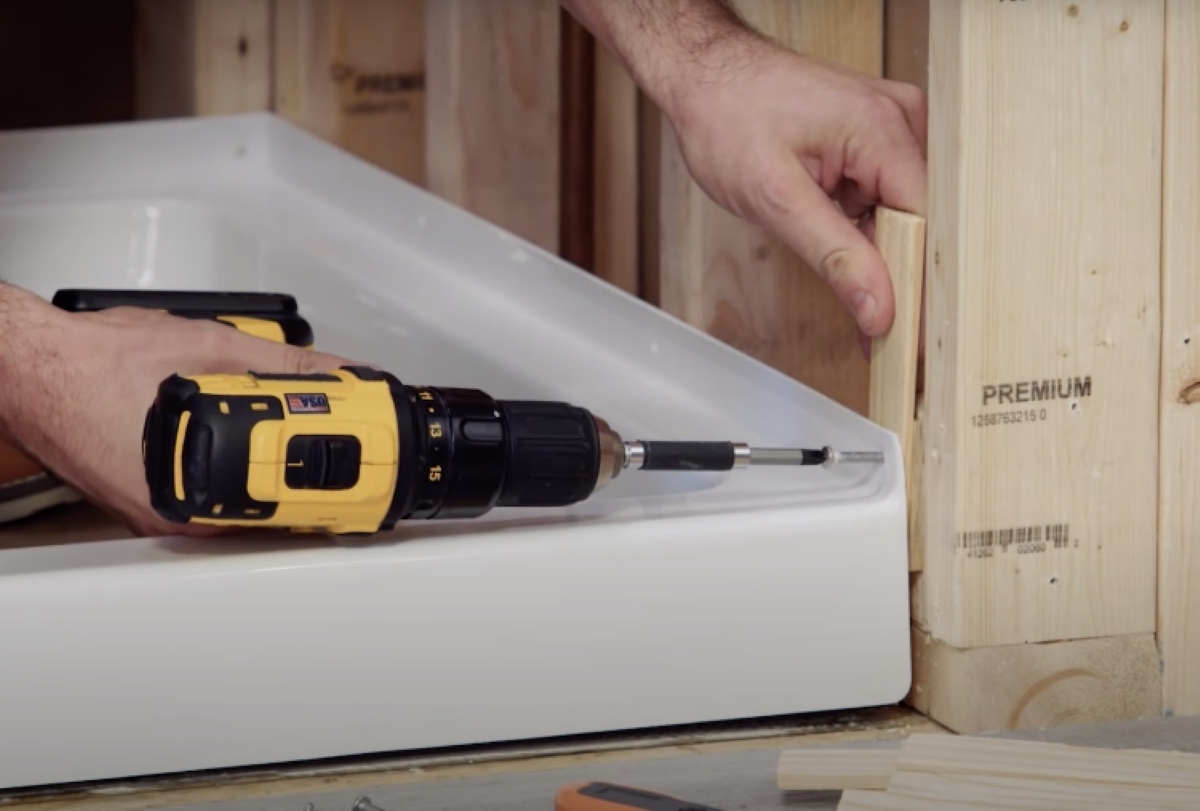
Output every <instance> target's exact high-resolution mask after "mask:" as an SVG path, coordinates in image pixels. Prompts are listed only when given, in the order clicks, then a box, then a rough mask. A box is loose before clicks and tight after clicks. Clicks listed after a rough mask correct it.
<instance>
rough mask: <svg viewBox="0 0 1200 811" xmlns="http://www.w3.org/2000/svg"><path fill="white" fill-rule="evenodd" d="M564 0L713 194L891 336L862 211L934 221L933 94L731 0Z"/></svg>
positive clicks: (864, 324) (890, 303) (885, 278)
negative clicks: (773, 27)
mask: <svg viewBox="0 0 1200 811" xmlns="http://www.w3.org/2000/svg"><path fill="white" fill-rule="evenodd" d="M562 4H563V6H564V7H565V8H567V10H568V11H570V12H571V13H572V14H573V15H574V16H575V17H576V18H577V19H578V20H579V21H580V22H581V23H582V24H583V25H584V26H585V27H587V28H588V29H589V30H590V31H591V32H592V33H593V34H594V35H595V36H596V38H597V40H599V41H600V42H601V43H602V44H603V45H604V46H605V47H607V48H608V49H609V50H610V51H611V52H612V53H613V54H614V55H615V56H616V58H618V59H619V60H620V61H621V62H622V63H623V64H624V66H625V68H626V69H627V70H628V71H629V73H630V75H631V76H632V77H633V78H634V80H635V81H636V82H637V83H638V85H639V86H640V87H641V88H642V89H643V90H644V91H645V92H646V94H647V95H648V96H649V97H650V98H651V99H652V100H653V101H654V102H655V103H656V104H657V105H658V106H659V108H660V109H661V110H662V111H663V113H664V115H665V116H666V118H667V120H668V121H669V122H670V124H671V126H672V127H673V129H674V130H675V132H676V133H677V135H678V138H679V141H680V146H681V149H682V152H683V156H684V160H685V161H686V162H687V166H688V169H689V171H690V172H691V173H692V176H693V177H694V178H695V179H696V181H697V183H699V185H700V186H701V188H703V189H704V191H705V192H706V193H707V194H708V195H709V196H710V197H711V198H712V199H713V200H714V201H715V202H716V203H718V204H719V205H721V206H723V207H724V208H725V209H727V210H728V211H730V212H732V213H733V214H736V215H738V216H740V217H742V218H744V219H746V220H749V221H751V222H753V223H755V224H757V225H759V226H762V227H764V228H766V229H768V230H769V231H771V232H773V233H774V234H776V235H777V236H778V237H779V238H780V239H782V240H783V241H784V242H786V243H787V244H788V245H789V246H790V247H791V248H792V249H793V250H794V251H796V253H797V254H799V255H800V257H801V258H803V259H804V260H805V262H807V263H808V264H809V265H810V266H811V267H812V268H813V269H815V270H816V271H817V273H819V274H820V275H821V277H822V278H823V279H824V280H825V281H826V282H827V283H828V284H829V285H830V286H831V287H832V289H833V290H834V292H835V293H836V294H837V296H838V297H839V299H840V300H841V301H842V303H843V304H844V305H845V306H846V307H847V308H848V309H849V310H850V312H851V313H853V315H854V317H855V320H856V321H857V323H858V326H859V329H860V330H861V331H862V333H864V335H865V336H867V337H871V338H874V337H878V336H880V335H882V334H884V333H886V332H887V331H888V329H889V328H890V327H891V324H892V319H893V317H894V313H895V302H894V295H893V291H892V286H891V280H890V278H889V274H888V270H887V267H886V266H885V265H884V263H883V260H882V259H881V258H880V256H879V253H878V251H876V250H875V247H874V245H873V242H872V233H871V219H870V217H869V216H867V217H864V216H863V215H868V214H869V212H870V209H871V207H873V206H874V205H877V204H882V205H886V206H888V207H890V208H896V209H899V210H902V211H908V212H911V213H913V214H918V215H921V216H925V130H926V109H925V97H924V94H923V93H922V92H921V91H920V90H919V89H918V88H916V87H914V86H912V85H908V84H902V83H898V82H892V81H886V80H883V79H878V78H875V77H872V76H867V75H864V74H859V73H855V72H852V71H848V70H843V69H842V68H839V67H836V66H833V65H830V64H827V63H824V62H820V61H817V60H815V59H811V58H809V57H806V56H804V55H801V54H797V53H796V52H795V51H793V50H791V49H789V48H787V47H784V46H783V45H780V44H778V43H776V42H774V41H772V40H770V39H767V38H766V37H763V36H761V35H760V34H758V33H757V32H755V31H753V30H752V29H751V28H750V27H748V26H747V25H746V24H745V23H744V22H743V21H742V20H741V19H740V18H739V17H738V15H737V13H736V10H735V9H734V7H733V4H732V3H731V2H728V0H562ZM860 218H861V219H860ZM855 221H858V222H857V223H856V222H855ZM856 226H857V227H856Z"/></svg>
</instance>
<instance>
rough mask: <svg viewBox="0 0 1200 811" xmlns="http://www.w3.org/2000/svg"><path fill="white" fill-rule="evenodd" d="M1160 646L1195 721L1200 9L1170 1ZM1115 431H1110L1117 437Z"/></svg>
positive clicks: (1199, 629)
mask: <svg viewBox="0 0 1200 811" xmlns="http://www.w3.org/2000/svg"><path fill="white" fill-rule="evenodd" d="M1166 35H1167V41H1166V60H1167V69H1166V109H1165V133H1164V149H1163V161H1164V171H1163V178H1164V183H1165V186H1164V189H1163V200H1164V206H1163V309H1162V313H1163V331H1162V393H1161V405H1162V413H1161V422H1160V436H1161V442H1160V446H1159V448H1160V450H1159V453H1160V463H1159V538H1160V541H1159V542H1160V549H1161V552H1160V560H1159V610H1158V617H1159V641H1160V645H1161V647H1162V659H1163V688H1164V709H1165V710H1166V711H1167V712H1168V713H1172V714H1175V715H1197V714H1200V499H1198V498H1197V486H1198V485H1200V5H1198V4H1197V3H1195V2H1192V0H1167V24H1166ZM1115 430H1117V428H1116V427H1115V426H1114V431H1115Z"/></svg>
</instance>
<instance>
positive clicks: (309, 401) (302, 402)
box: [284, 394, 329, 414]
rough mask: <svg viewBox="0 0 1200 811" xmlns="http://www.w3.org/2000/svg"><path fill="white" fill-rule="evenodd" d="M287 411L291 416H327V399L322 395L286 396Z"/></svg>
mask: <svg viewBox="0 0 1200 811" xmlns="http://www.w3.org/2000/svg"><path fill="white" fill-rule="evenodd" d="M284 396H285V397H287V407H288V411H290V412H291V413H293V414H328V413H329V398H328V397H326V396H325V395H324V394H287V395H284Z"/></svg>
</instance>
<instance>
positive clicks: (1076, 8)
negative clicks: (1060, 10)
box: [1067, 3, 1079, 17]
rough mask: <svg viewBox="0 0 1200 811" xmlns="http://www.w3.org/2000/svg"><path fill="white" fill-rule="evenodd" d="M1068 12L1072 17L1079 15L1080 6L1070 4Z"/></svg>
mask: <svg viewBox="0 0 1200 811" xmlns="http://www.w3.org/2000/svg"><path fill="white" fill-rule="evenodd" d="M1067 14H1070V15H1071V16H1072V17H1078V16H1079V6H1077V5H1075V4H1074V3H1072V4H1071V5H1070V6H1068V7H1067Z"/></svg>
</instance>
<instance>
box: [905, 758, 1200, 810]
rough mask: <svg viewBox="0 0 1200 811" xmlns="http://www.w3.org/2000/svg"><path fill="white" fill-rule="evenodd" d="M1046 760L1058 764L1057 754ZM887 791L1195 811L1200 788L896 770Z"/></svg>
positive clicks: (1058, 806)
mask: <svg viewBox="0 0 1200 811" xmlns="http://www.w3.org/2000/svg"><path fill="white" fill-rule="evenodd" d="M1047 760H1048V761H1049V762H1053V756H1048V758H1047ZM887 792H888V794H895V795H900V796H904V797H911V798H914V799H917V800H927V801H941V802H980V801H982V802H986V803H988V804H989V805H991V806H993V807H996V808H1020V809H1029V808H1037V809H1039V811H1078V809H1088V811H1129V809H1131V808H1136V809H1139V811H1156V810H1157V811H1176V810H1178V811H1195V809H1196V808H1200V789H1195V788H1164V787H1161V786H1147V785H1136V786H1128V785H1119V784H1118V785H1114V784H1113V783H1111V782H1106V783H1100V782H1089V781H1082V780H1077V779H1062V778H1057V777H1047V778H1032V777H1026V776H1024V775H1020V776H1009V775H999V776H996V775H979V774H974V773H966V774H941V773H937V772H923V771H905V770H899V771H896V772H895V773H894V774H893V775H892V777H891V779H890V780H889V782H888V785H887Z"/></svg>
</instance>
